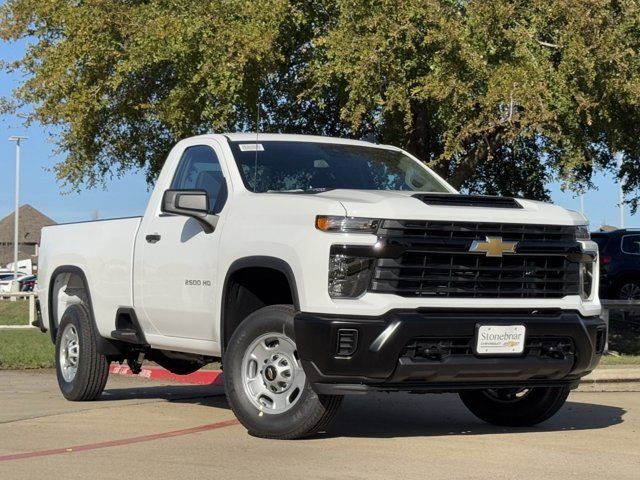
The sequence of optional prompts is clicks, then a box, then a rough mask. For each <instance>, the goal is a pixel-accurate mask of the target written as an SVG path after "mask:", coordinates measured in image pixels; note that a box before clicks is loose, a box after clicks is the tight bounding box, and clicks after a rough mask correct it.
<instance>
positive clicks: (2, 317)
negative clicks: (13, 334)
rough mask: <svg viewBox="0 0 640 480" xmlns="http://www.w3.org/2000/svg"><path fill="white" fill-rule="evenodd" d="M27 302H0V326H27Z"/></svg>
mask: <svg viewBox="0 0 640 480" xmlns="http://www.w3.org/2000/svg"><path fill="white" fill-rule="evenodd" d="M28 322H29V300H16V301H15V302H12V301H11V300H0V325H27V324H28Z"/></svg>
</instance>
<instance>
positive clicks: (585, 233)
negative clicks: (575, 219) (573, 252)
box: [576, 224, 591, 240]
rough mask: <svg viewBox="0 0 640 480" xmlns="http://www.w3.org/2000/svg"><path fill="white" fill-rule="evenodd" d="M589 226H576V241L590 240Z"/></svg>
mask: <svg viewBox="0 0 640 480" xmlns="http://www.w3.org/2000/svg"><path fill="white" fill-rule="evenodd" d="M590 239H591V232H589V224H587V225H578V226H576V240H590Z"/></svg>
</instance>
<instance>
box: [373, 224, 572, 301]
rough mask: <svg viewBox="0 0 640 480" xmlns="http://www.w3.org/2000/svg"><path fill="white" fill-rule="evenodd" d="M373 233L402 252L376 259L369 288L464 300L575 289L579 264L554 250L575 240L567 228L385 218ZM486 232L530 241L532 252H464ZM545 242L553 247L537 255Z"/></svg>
mask: <svg viewBox="0 0 640 480" xmlns="http://www.w3.org/2000/svg"><path fill="white" fill-rule="evenodd" d="M378 233H379V235H380V237H381V238H382V239H383V240H384V242H385V243H386V244H387V245H390V246H394V247H399V248H401V249H402V253H401V255H399V256H397V257H396V258H380V259H378V260H377V261H376V264H375V269H374V272H373V276H372V280H371V284H370V286H369V291H371V292H377V293H393V294H396V295H401V296H405V297H465V298H487V297H488V298H560V297H564V296H566V295H578V294H579V293H580V289H579V286H580V270H579V268H580V264H579V263H575V262H570V261H569V260H568V259H567V256H566V255H565V254H564V253H563V252H562V248H560V247H562V246H566V245H569V244H573V243H575V232H574V228H573V227H568V226H556V225H519V224H492V223H462V222H426V221H400V220H385V221H384V222H383V223H382V225H381V228H380V229H379V231H378ZM487 236H497V237H501V238H502V239H503V240H504V241H517V242H520V244H519V245H518V249H520V247H526V246H527V244H528V245H529V246H531V245H535V246H536V249H535V250H534V251H535V253H529V254H527V253H516V254H505V255H503V256H502V257H488V256H486V255H485V254H484V253H476V252H469V248H470V246H471V244H472V242H473V241H474V240H480V241H482V240H484V239H485V238H486V237H487ZM541 246H542V247H541ZM545 246H552V247H553V248H554V249H555V250H553V252H552V253H543V252H544V251H545V250H544V249H545ZM524 250H525V251H529V250H527V249H526V248H524ZM517 251H518V250H516V252H517Z"/></svg>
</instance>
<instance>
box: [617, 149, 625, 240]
mask: <svg viewBox="0 0 640 480" xmlns="http://www.w3.org/2000/svg"><path fill="white" fill-rule="evenodd" d="M623 159H624V155H623V154H622V153H618V175H620V173H619V172H620V171H621V170H622V160H623ZM618 202H619V203H620V228H624V192H623V191H622V178H620V181H619V182H618Z"/></svg>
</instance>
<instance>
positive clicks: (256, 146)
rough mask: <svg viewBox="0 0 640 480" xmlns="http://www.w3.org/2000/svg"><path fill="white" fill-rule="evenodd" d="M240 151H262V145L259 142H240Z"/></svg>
mask: <svg viewBox="0 0 640 480" xmlns="http://www.w3.org/2000/svg"><path fill="white" fill-rule="evenodd" d="M240 151H241V152H264V147H263V146H262V144H261V143H241V144H240Z"/></svg>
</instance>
